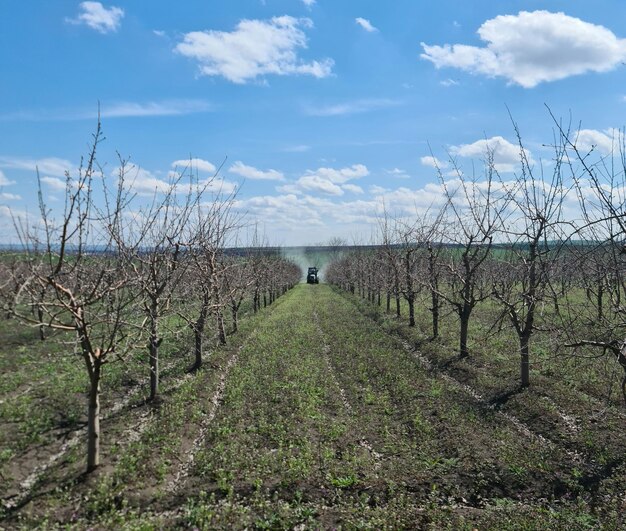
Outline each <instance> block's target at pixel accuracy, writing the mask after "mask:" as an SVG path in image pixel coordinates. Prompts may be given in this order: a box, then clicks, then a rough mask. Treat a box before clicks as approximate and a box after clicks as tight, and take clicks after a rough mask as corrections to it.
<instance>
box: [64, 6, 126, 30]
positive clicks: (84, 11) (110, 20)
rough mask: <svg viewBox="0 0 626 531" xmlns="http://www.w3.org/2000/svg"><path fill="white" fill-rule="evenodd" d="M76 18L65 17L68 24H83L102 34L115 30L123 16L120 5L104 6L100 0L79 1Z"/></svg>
mask: <svg viewBox="0 0 626 531" xmlns="http://www.w3.org/2000/svg"><path fill="white" fill-rule="evenodd" d="M79 8H80V13H79V14H78V16H77V17H76V18H72V19H69V18H68V19H66V21H67V22H69V23H70V24H83V25H85V26H88V27H90V28H91V29H94V30H96V31H98V32H100V33H102V34H105V33H111V32H114V31H117V30H118V29H119V28H120V25H121V23H122V18H123V17H124V10H123V9H122V8H121V7H115V6H112V7H110V8H106V7H104V6H103V5H102V4H101V3H100V2H81V3H80V4H79Z"/></svg>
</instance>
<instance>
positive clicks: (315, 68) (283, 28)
mask: <svg viewBox="0 0 626 531" xmlns="http://www.w3.org/2000/svg"><path fill="white" fill-rule="evenodd" d="M312 25H313V23H312V22H311V20H310V19H308V18H294V17H290V16H286V15H285V16H281V17H273V18H271V19H269V20H242V21H240V22H239V23H238V24H237V26H236V28H235V29H234V30H233V31H231V32H227V31H217V30H208V31H192V32H189V33H186V34H185V35H184V37H183V41H182V42H180V43H178V44H177V45H176V47H175V51H176V52H177V53H179V54H181V55H184V56H185V57H189V58H191V59H195V60H196V61H197V62H198V66H199V69H200V73H201V74H202V75H205V76H222V77H224V78H225V79H227V80H229V81H232V82H233V83H240V84H241V83H246V82H248V81H251V80H255V79H257V78H258V77H260V76H265V75H268V74H274V75H281V76H286V75H294V74H304V75H311V76H314V77H317V78H323V77H327V76H329V75H331V73H332V67H333V64H334V62H333V60H332V59H322V60H320V61H317V60H316V61H311V62H305V61H303V60H302V59H300V57H298V53H297V52H298V49H302V48H306V47H307V44H306V43H307V39H306V35H305V33H304V31H303V28H310V27H312Z"/></svg>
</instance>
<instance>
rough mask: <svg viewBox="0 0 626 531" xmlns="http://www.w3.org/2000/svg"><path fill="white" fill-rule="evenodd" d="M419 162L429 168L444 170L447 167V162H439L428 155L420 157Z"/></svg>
mask: <svg viewBox="0 0 626 531" xmlns="http://www.w3.org/2000/svg"><path fill="white" fill-rule="evenodd" d="M483 154H484V151H483ZM420 162H421V163H422V164H423V165H424V166H430V167H431V168H446V167H447V166H448V163H447V162H445V161H442V160H439V159H438V158H437V157H433V156H430V155H429V156H426V157H421V158H420Z"/></svg>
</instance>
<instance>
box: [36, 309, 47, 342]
mask: <svg viewBox="0 0 626 531" xmlns="http://www.w3.org/2000/svg"><path fill="white" fill-rule="evenodd" d="M37 319H38V320H39V339H41V340H42V341H44V340H45V339H46V329H45V327H44V324H43V306H37Z"/></svg>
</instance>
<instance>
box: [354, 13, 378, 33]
mask: <svg viewBox="0 0 626 531" xmlns="http://www.w3.org/2000/svg"><path fill="white" fill-rule="evenodd" d="M354 21H355V22H356V23H357V24H358V25H359V26H361V27H362V28H363V29H364V30H365V31H367V32H368V33H376V32H377V31H378V28H376V27H374V26H372V23H371V22H370V21H369V20H367V19H366V18H361V17H357V18H355V19H354Z"/></svg>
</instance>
